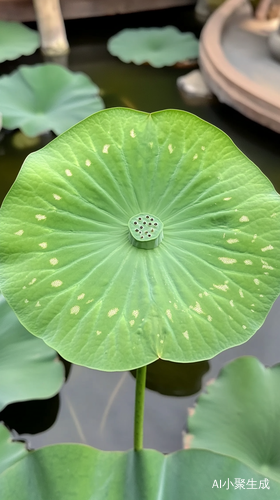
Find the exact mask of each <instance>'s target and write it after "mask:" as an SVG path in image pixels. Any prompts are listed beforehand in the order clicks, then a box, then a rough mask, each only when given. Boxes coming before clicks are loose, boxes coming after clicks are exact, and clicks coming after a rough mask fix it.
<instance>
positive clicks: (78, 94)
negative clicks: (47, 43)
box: [0, 64, 104, 137]
mask: <svg viewBox="0 0 280 500" xmlns="http://www.w3.org/2000/svg"><path fill="white" fill-rule="evenodd" d="M103 108H104V103H103V100H102V99H101V97H100V96H99V88H98V87H97V85H95V84H94V83H93V82H92V81H91V79H90V78H89V77H88V76H87V75H85V74H83V73H73V72H72V71H69V70H68V69H66V68H63V67H62V66H58V65H56V64H38V65H35V66H20V67H19V68H18V69H17V70H16V71H14V72H13V73H12V74H11V75H8V76H2V77H1V78H0V110H1V113H2V115H3V127H4V128H7V129H9V130H13V129H16V128H19V129H20V130H21V131H22V132H23V133H24V134H25V135H27V136H28V137H34V136H36V135H40V134H43V133H45V132H48V131H49V130H52V131H53V132H54V133H55V134H57V135H59V134H61V133H62V132H64V131H65V130H67V129H68V128H69V127H72V125H75V124H76V123H77V122H79V121H80V120H82V119H83V118H86V117H87V116H88V115H90V114H92V113H94V112H95V111H99V110H100V109H103Z"/></svg>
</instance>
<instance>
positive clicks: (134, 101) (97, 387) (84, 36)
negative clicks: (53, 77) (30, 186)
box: [0, 7, 280, 452]
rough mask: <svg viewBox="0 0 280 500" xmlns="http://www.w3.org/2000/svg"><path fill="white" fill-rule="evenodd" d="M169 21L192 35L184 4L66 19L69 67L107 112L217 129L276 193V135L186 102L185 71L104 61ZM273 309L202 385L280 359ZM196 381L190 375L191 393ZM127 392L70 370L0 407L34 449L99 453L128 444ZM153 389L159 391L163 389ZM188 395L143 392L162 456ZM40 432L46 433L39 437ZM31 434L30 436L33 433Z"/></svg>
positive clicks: (151, 440) (115, 378)
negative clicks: (142, 29)
mask: <svg viewBox="0 0 280 500" xmlns="http://www.w3.org/2000/svg"><path fill="white" fill-rule="evenodd" d="M169 24H174V25H177V26H178V27H179V28H180V29H181V30H183V31H187V30H189V29H191V30H192V31H195V32H196V34H199V26H198V25H197V24H196V23H195V21H194V18H193V14H192V9H191V8H189V7H186V8H180V9H169V10H166V11H160V12H149V13H141V14H135V15H130V16H114V17H108V18H99V19H88V20H81V21H71V22H68V23H67V30H68V36H69V41H70V44H71V53H70V56H69V68H70V69H72V70H74V71H83V72H85V73H87V74H88V75H89V76H90V77H91V78H92V80H93V81H94V82H95V83H96V84H97V85H99V87H100V88H101V89H102V94H103V99H104V101H105V104H106V106H107V107H112V106H127V107H132V108H135V109H139V110H142V111H149V112H151V111H156V110H160V109H166V108H176V109H184V110H187V111H190V112H192V113H194V114H197V115H198V116H200V117H201V118H203V119H205V120H207V121H209V122H211V123H213V124H214V125H216V126H218V127H220V128H221V129H222V130H224V131H225V132H226V133H227V134H228V135H229V136H230V137H231V138H232V139H233V141H234V142H235V143H236V144H237V145H238V147H239V148H240V149H241V150H242V151H243V152H244V153H245V154H246V155H247V156H248V157H249V158H250V159H251V160H253V161H254V162H255V163H256V164H257V165H258V166H259V167H260V168H261V170H262V171H263V172H264V173H265V174H266V175H267V176H268V177H269V178H270V179H271V181H272V182H273V184H274V186H275V188H276V189H277V190H278V191H280V161H279V157H280V139H279V135H277V134H275V133H273V132H271V131H269V130H267V129H265V128H263V127H261V126H260V125H257V124H256V123H254V122H252V121H250V120H248V119H246V118H245V117H243V116H242V115H240V114H239V113H237V112H236V111H234V110H232V109H231V108H229V107H227V106H226V105H222V104H220V103H218V102H217V101H216V100H213V101H212V102H208V103H204V104H203V105H202V104H201V105H198V104H197V103H195V102H186V101H185V100H184V99H183V97H182V96H181V95H180V93H179V91H178V89H177V87H176V79H177V78H178V77H179V76H181V75H182V74H185V73H186V70H178V69H174V68H163V69H155V68H151V67H149V66H142V67H138V66H135V65H133V64H128V65H126V64H123V63H122V62H120V61H119V60H117V59H116V58H113V57H112V56H110V54H109V53H108V52H107V50H106V41H107V39H108V37H109V36H111V35H113V34H114V33H116V32H117V31H119V30H120V29H122V28H124V27H133V26H161V25H162V26H164V25H169ZM41 61H42V57H41V55H40V54H39V53H37V54H35V55H34V56H31V57H29V58H22V59H21V60H20V63H28V64H29V63H30V64H34V63H36V62H41ZM15 67H16V63H10V62H9V63H5V64H2V65H1V66H0V72H1V73H3V74H4V73H9V72H10V71H12V70H13V69H14V68H15ZM49 139H50V137H45V138H43V139H42V141H41V142H40V143H39V144H37V146H36V148H38V147H41V146H43V145H44V143H45V142H47V141H48V140H49ZM14 140H15V139H14V134H13V133H9V134H6V135H5V136H4V137H3V138H2V141H1V142H0V179H1V181H0V200H2V199H3V197H4V195H5V194H6V192H7V191H8V189H9V187H10V186H11V184H12V182H13V181H14V179H15V177H16V175H17V173H18V170H19V168H20V166H21V164H22V162H23V161H24V159H25V157H26V155H27V154H28V153H30V152H31V151H32V150H33V149H34V147H33V149H32V148H29V149H28V148H27V149H22V150H19V149H15V148H14V146H13V143H14ZM279 306H280V301H279V300H278V301H277V302H276V303H275V305H274V306H273V308H272V310H271V312H270V314H269V316H268V318H267V320H266V322H265V323H264V325H263V327H262V328H261V329H260V330H259V331H258V332H257V333H256V335H255V336H254V337H253V338H252V339H251V340H250V341H249V342H247V343H246V344H243V345H242V346H239V347H236V348H233V349H230V350H228V351H226V352H224V353H221V354H219V355H218V356H216V357H215V358H214V359H212V360H210V362H209V363H210V367H209V371H208V372H207V373H206V374H205V375H204V377H203V386H205V383H206V381H207V380H208V379H209V378H213V377H216V376H217V374H218V372H219V370H220V369H221V367H222V366H223V365H224V364H225V363H226V362H227V361H229V360H231V359H233V358H235V357H237V356H242V355H253V356H257V357H258V358H259V359H260V360H261V361H262V362H263V363H264V364H266V365H272V364H275V363H277V362H279V361H280V335H279V330H280V328H279V323H280V321H279V319H280V313H279V311H278V307H279ZM179 368H180V367H179ZM206 369H207V366H206V365H204V366H202V367H201V375H202V374H203V373H205V371H206ZM196 376H197V375H196ZM178 377H179V378H180V377H181V378H182V379H183V378H184V377H185V380H187V379H188V377H189V380H190V382H191V384H192V383H194V382H195V381H194V380H193V377H194V375H193V374H188V375H182V374H181V372H180V374H179V375H178ZM168 380H169V375H168V374H167V381H168ZM199 380H200V377H199V376H198V382H197V384H198V387H197V389H198V388H199ZM187 381H188V380H187ZM164 384H165V383H164V382H163V383H162V385H163V386H164ZM183 385H186V384H183ZM134 387H135V382H134V378H133V377H132V375H131V374H130V373H105V372H99V371H96V370H89V369H86V368H83V367H79V366H72V367H71V370H70V375H69V378H68V381H67V383H66V385H65V386H64V388H63V389H62V391H61V394H60V396H59V398H58V397H56V398H52V400H50V401H49V402H44V403H38V402H36V403H27V404H26V405H21V404H17V405H13V408H12V409H9V408H8V409H7V410H6V420H7V422H10V425H12V426H14V427H16V428H17V429H18V430H19V432H20V433H23V435H24V436H26V437H27V438H28V440H29V442H30V443H31V445H32V446H33V447H36V448H37V447H39V446H42V445H46V444H51V443H57V442H80V443H87V444H90V445H93V446H95V447H97V448H101V449H104V450H110V449H111V450H124V449H128V448H131V447H132V446H133V411H134ZM161 389H163V390H164V387H162V388H161ZM165 389H166V387H165ZM195 398H196V396H190V397H174V396H163V395H161V394H158V393H156V392H153V391H151V390H147V391H146V408H145V434H144V445H145V446H146V447H149V448H156V449H158V450H160V451H163V452H170V451H173V450H176V449H179V448H181V443H182V441H181V432H182V430H183V428H184V426H185V421H186V415H187V408H188V406H191V405H192V404H193V403H194V400H195ZM57 414H58V417H57V419H56V421H55V418H56V415H57ZM54 421H55V423H53V422H54ZM15 422H17V423H15ZM47 427H49V430H47V431H45V432H42V430H43V429H44V428H47ZM27 432H28V433H30V434H32V436H31V435H30V434H27ZM35 432H36V433H37V434H33V433H35Z"/></svg>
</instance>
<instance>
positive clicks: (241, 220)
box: [239, 215, 249, 222]
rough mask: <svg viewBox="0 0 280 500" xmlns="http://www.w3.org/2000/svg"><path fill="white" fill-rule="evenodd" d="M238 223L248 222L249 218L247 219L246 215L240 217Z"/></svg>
mask: <svg viewBox="0 0 280 500" xmlns="http://www.w3.org/2000/svg"><path fill="white" fill-rule="evenodd" d="M239 222H249V217H247V215H242V217H240V219H239Z"/></svg>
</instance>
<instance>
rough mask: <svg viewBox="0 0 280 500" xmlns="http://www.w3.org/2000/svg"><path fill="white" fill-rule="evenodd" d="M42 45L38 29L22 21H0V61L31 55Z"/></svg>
mask: <svg viewBox="0 0 280 500" xmlns="http://www.w3.org/2000/svg"><path fill="white" fill-rule="evenodd" d="M39 47H40V37H39V33H38V32H37V31H34V30H31V29H30V28H28V27H27V26H24V24H21V23H14V22H7V21H0V63H1V62H3V61H6V60H9V61H12V60H13V59H17V58H18V57H20V56H29V55H30V54H33V52H35V50H36V49H38V48H39Z"/></svg>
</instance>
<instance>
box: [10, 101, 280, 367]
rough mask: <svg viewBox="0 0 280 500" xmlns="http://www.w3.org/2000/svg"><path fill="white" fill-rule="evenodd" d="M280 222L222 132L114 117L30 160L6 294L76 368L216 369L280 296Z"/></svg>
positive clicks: (186, 117)
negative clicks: (206, 365)
mask: <svg viewBox="0 0 280 500" xmlns="http://www.w3.org/2000/svg"><path fill="white" fill-rule="evenodd" d="M279 216H280V197H279V195H278V194H277V193H276V191H275V190H274V188H273V186H272V184H271V183H270V181H269V180H268V179H267V178H266V177H265V176H264V175H263V174H262V173H261V171H260V170H259V169H258V168H257V167H256V166H255V165H254V164H253V163H252V162H251V161H250V160H248V158H247V157H246V156H245V155H243V154H242V153H241V152H240V150H239V149H238V148H237V147H236V146H235V145H234V144H233V143H232V141H231V140H230V139H229V137H228V136H227V135H226V134H224V133H223V132H221V131H220V130H218V129H217V128H216V127H214V126H212V125H210V124H208V123H206V122H204V121H203V120H201V119H199V118H197V117H195V116H193V115H191V114H189V113H186V112H184V111H176V110H167V111H161V112H157V113H152V114H147V113H142V112H139V111H133V110H129V109H122V108H117V109H109V110H105V111H102V112H100V113H96V114H94V115H93V116H91V117H89V118H88V119H86V120H84V121H83V122H81V123H79V124H78V125H77V126H76V127H75V128H72V129H71V130H69V131H67V132H66V133H65V134H63V135H62V136H60V137H58V138H56V139H55V140H54V141H53V142H51V143H50V144H48V145H47V146H46V147H45V148H43V149H41V150H40V151H37V152H35V153H33V154H31V155H30V156H29V157H28V158H27V160H26V161H25V163H24V166H23V167H22V170H21V172H20V174H19V177H18V179H17V180H16V182H15V184H14V185H13V187H12V188H11V190H10V192H9V193H8V195H7V197H6V199H5V201H4V203H3V206H2V208H1V211H0V232H1V241H0V279H1V286H2V290H3V293H4V295H6V296H7V299H8V300H9V303H10V304H11V306H12V307H13V308H14V309H15V311H16V313H17V314H18V316H19V318H20V320H21V321H22V323H23V324H24V325H25V327H26V328H27V329H28V330H29V331H31V332H32V333H33V334H34V335H37V336H39V337H42V338H43V339H44V340H45V342H46V343H47V344H49V345H51V346H52V347H53V348H55V349H56V350H57V351H58V352H59V353H61V355H62V356H63V357H64V358H66V359H68V360H69V361H72V362H74V363H77V364H81V365H85V366H88V367H92V368H98V369H103V370H108V371H114V370H129V369H133V368H137V367H139V366H143V365H145V364H149V363H151V362H153V361H155V360H156V359H157V358H162V359H165V360H169V361H177V362H182V363H183V362H190V361H191V362H193V361H201V360H203V359H209V358H211V357H212V356H214V355H216V354H217V353H218V352H221V351H222V350H224V349H227V348H229V347H232V346H234V345H238V344H241V343H242V342H245V341H246V340H247V339H249V338H250V337H251V336H252V335H253V334H254V333H255V331H256V330H257V329H258V328H259V327H260V326H261V325H262V323H263V322H264V319H265V317H266V315H267V313H268V312H269V310H270V308H271V306H272V304H273V302H274V300H275V299H276V297H277V295H278V294H279V291H280V268H279V253H280V226H279ZM134 228H135V229H134ZM146 228H147V229H146ZM149 235H150V236H149ZM142 236H143V238H142ZM141 246H142V248H141ZM153 247H154V248H153Z"/></svg>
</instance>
